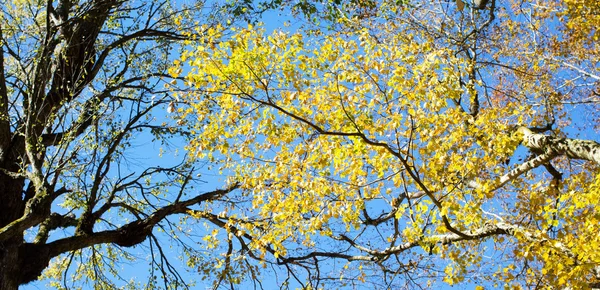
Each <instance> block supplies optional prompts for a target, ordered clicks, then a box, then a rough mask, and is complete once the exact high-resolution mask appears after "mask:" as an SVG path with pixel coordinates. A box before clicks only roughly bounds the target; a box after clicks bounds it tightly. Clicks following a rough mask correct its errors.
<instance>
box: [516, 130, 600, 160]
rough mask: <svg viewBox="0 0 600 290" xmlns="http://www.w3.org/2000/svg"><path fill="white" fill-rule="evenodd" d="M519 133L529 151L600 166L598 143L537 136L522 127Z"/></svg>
mask: <svg viewBox="0 0 600 290" xmlns="http://www.w3.org/2000/svg"><path fill="white" fill-rule="evenodd" d="M518 132H519V133H521V134H523V142H522V144H523V145H524V146H525V147H527V148H529V149H532V150H537V151H542V152H545V153H551V155H565V156H567V157H569V158H572V159H583V160H588V161H592V162H595V163H596V164H600V144H598V142H596V141H593V140H580V139H570V138H558V137H553V136H546V135H543V134H535V133H533V132H531V130H529V129H527V128H525V127H520V128H519V130H518Z"/></svg>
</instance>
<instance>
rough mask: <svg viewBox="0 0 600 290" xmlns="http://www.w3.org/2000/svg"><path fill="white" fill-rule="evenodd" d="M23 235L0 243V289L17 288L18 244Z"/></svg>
mask: <svg viewBox="0 0 600 290" xmlns="http://www.w3.org/2000/svg"><path fill="white" fill-rule="evenodd" d="M22 242H23V237H15V238H12V239H10V240H8V241H6V242H5V243H3V244H0V289H2V290H13V289H18V288H19V284H20V279H19V277H20V273H19V269H20V267H19V264H20V263H19V244H21V243H22Z"/></svg>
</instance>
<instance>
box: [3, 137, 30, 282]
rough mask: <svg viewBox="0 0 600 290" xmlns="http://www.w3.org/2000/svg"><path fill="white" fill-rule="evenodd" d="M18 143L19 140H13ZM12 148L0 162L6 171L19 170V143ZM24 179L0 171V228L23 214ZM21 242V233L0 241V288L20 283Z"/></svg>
mask: <svg viewBox="0 0 600 290" xmlns="http://www.w3.org/2000/svg"><path fill="white" fill-rule="evenodd" d="M13 143H19V142H13ZM11 145H12V146H11V147H12V148H11V149H12V150H10V151H9V152H6V153H8V154H5V156H4V157H5V160H4V162H1V163H0V168H2V169H3V170H6V172H11V173H12V172H19V165H18V162H17V160H19V157H18V156H19V155H20V154H19V153H18V152H16V151H18V150H15V149H16V148H19V147H20V146H19V145H20V144H11ZM24 185H25V180H24V179H23V178H20V177H19V178H16V177H14V176H9V175H7V174H6V173H5V172H2V171H0V197H1V198H2V201H1V202H0V228H3V227H5V226H6V225H8V224H10V223H11V222H13V221H14V220H16V219H18V218H19V217H20V216H21V215H22V214H23V208H24V203H25V202H24V200H23V188H24ZM21 244H23V235H22V234H19V235H15V236H14V237H12V238H10V239H8V240H6V241H4V242H2V243H0V289H2V290H11V289H17V288H18V287H19V284H20V281H19V280H20V278H19V276H20V267H19V265H20V263H19V247H20V246H21Z"/></svg>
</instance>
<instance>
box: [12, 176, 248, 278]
mask: <svg viewBox="0 0 600 290" xmlns="http://www.w3.org/2000/svg"><path fill="white" fill-rule="evenodd" d="M238 187H239V185H238V184H234V185H232V186H230V187H228V188H226V189H219V190H214V191H211V192H207V193H204V194H200V195H198V196H196V197H194V198H192V199H188V200H185V201H181V202H175V203H172V204H170V205H168V206H165V207H162V208H160V209H158V210H156V211H155V212H154V213H152V214H151V215H149V216H148V217H146V218H144V219H141V220H137V221H134V222H131V223H128V224H126V225H123V226H121V227H119V228H117V229H114V230H107V231H101V232H97V233H91V234H88V235H78V236H71V237H67V238H64V239H59V240H56V241H53V242H51V243H48V244H33V243H25V244H23V245H22V246H21V248H20V253H21V257H22V260H21V266H22V270H23V271H22V272H21V277H20V284H24V283H28V282H31V281H33V280H35V279H37V277H38V276H39V275H40V274H41V272H42V271H43V269H45V268H46V267H47V266H48V263H49V261H50V259H52V258H53V257H56V256H58V255H60V254H63V253H67V252H71V251H76V250H80V249H83V248H86V247H91V246H94V245H98V244H116V245H119V246H122V247H131V246H135V245H137V244H139V243H141V242H143V241H144V240H146V238H147V237H148V235H150V234H151V233H152V229H153V228H154V226H156V224H158V223H159V222H161V221H162V220H163V219H164V218H165V217H167V216H169V215H172V214H178V213H185V212H187V210H188V207H189V206H192V205H195V204H199V203H202V202H205V201H210V200H214V199H216V198H219V197H221V196H224V195H226V194H227V193H229V192H231V191H233V190H235V189H237V188H238Z"/></svg>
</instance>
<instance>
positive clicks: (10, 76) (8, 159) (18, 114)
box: [0, 0, 235, 289]
mask: <svg viewBox="0 0 600 290" xmlns="http://www.w3.org/2000/svg"><path fill="white" fill-rule="evenodd" d="M180 2H181V1H120V0H91V1H72V0H59V1H37V0H13V1H2V6H0V9H1V12H0V193H1V196H0V289H16V288H17V287H18V286H19V285H20V284H26V283H28V282H31V281H34V280H36V279H38V278H40V275H41V273H42V271H43V270H44V269H46V268H47V271H45V272H44V276H43V277H46V278H50V280H49V283H50V286H52V287H57V288H81V287H83V288H90V287H92V285H93V287H96V288H98V289H113V288H118V287H121V286H122V287H129V288H142V287H148V288H160V287H163V288H177V287H179V288H182V287H183V288H187V287H189V286H190V285H193V281H188V280H187V279H184V278H183V277H182V276H181V275H180V274H179V273H178V271H177V269H178V268H176V267H175V266H173V264H172V260H173V257H172V253H171V252H169V250H168V249H169V246H173V247H175V249H176V250H177V251H180V252H183V250H186V251H188V252H190V251H197V250H198V249H197V247H194V244H193V243H192V244H191V245H188V243H190V242H189V235H190V229H191V228H193V225H190V226H189V227H187V226H186V225H184V224H182V223H181V221H179V220H178V218H177V217H181V216H182V214H185V213H186V212H187V211H188V210H190V209H193V208H195V207H198V204H203V203H205V202H209V201H211V200H216V199H218V198H220V197H221V196H223V195H224V194H225V193H228V192H230V191H232V190H233V189H234V188H235V185H234V184H227V183H226V182H224V181H223V183H222V184H219V185H217V186H215V185H214V184H212V185H205V186H202V185H203V183H205V181H202V180H201V178H200V177H199V176H197V174H198V173H199V171H198V170H199V169H200V168H201V167H202V164H198V163H196V164H192V163H191V162H190V160H189V159H188V156H187V155H186V154H185V152H181V151H179V152H178V151H177V147H174V146H173V144H177V143H181V142H183V141H182V140H185V136H186V135H187V132H185V131H184V130H182V129H181V128H178V126H177V124H176V123H175V122H173V121H172V120H169V119H167V118H165V116H166V113H165V112H166V111H168V110H170V109H169V108H172V107H173V106H175V105H176V104H177V99H176V98H174V96H173V94H172V91H171V89H167V88H165V85H166V84H168V83H170V82H173V81H176V80H174V79H172V78H171V77H170V76H169V75H168V73H167V69H168V66H169V65H170V63H171V62H172V58H171V56H170V55H171V54H172V53H173V52H176V51H178V50H179V49H181V45H182V44H183V43H184V42H185V41H186V40H188V41H189V40H191V39H192V38H193V35H191V34H187V35H184V33H186V32H188V33H192V32H194V31H195V30H194V29H192V28H195V27H196V26H200V25H204V26H205V27H214V26H215V25H216V23H218V22H220V21H221V19H223V18H225V17H224V16H222V11H223V7H221V6H218V5H217V3H210V2H203V1H185V2H186V3H189V4H186V5H182V4H181V3H180ZM232 23H235V21H234V22H232ZM148 144H150V145H148ZM161 154H162V155H164V156H165V157H164V158H162V159H161V158H160V157H159V155H161ZM215 183H216V181H215ZM221 187H223V188H224V189H222V190H221V189H218V188H221ZM216 188H217V189H216ZM169 216H172V217H171V218H168V217H169ZM140 244H142V245H144V246H145V247H142V248H140V247H138V248H132V247H133V246H136V245H140ZM140 261H141V262H143V267H147V268H148V270H149V275H148V277H147V279H148V280H139V281H131V280H130V277H126V275H123V274H122V272H121V269H122V267H123V265H126V264H129V263H135V262H137V263H138V264H139V263H140ZM145 278H146V277H145Z"/></svg>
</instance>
